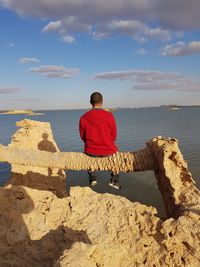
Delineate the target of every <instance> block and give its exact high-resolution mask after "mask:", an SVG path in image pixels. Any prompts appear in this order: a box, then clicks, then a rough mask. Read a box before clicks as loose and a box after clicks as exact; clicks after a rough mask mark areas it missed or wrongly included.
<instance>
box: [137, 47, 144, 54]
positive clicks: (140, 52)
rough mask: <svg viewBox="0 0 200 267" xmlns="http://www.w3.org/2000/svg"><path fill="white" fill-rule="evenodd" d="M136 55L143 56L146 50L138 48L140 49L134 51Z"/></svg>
mask: <svg viewBox="0 0 200 267" xmlns="http://www.w3.org/2000/svg"><path fill="white" fill-rule="evenodd" d="M136 53H137V54H139V55H144V54H146V50H145V49H144V48H140V49H138V50H136Z"/></svg>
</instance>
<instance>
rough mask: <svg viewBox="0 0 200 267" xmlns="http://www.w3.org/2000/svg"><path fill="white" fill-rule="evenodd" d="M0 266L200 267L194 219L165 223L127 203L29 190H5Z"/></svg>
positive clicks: (78, 191)
mask: <svg viewBox="0 0 200 267" xmlns="http://www.w3.org/2000/svg"><path fill="white" fill-rule="evenodd" d="M0 201H1V203H3V205H0V266H2V267H4V266H5V267H8V266H15V267H19V266H20V267H21V266H25V267H28V266H37V267H40V266H43V267H51V266H54V267H58V266H62V267H66V266H69V267H77V266H81V267H88V266H91V267H93V266H100V267H103V266H106V267H107V266H108V267H112V266H116V267H122V266H123V267H129V266H133V267H134V266H147V267H153V266H157V267H163V266H170V267H171V266H174V267H175V266H176V267H177V266H180V267H182V266H187V267H198V266H199V264H200V246H199V242H200V236H199V233H200V232H199V229H200V220H199V216H197V214H195V216H194V217H191V216H190V215H189V214H187V215H184V216H180V217H179V218H178V219H172V218H171V219H168V220H166V221H164V222H163V221H162V220H161V219H159V218H158V217H157V214H156V209H155V208H153V207H147V206H145V205H141V204H139V203H131V202H130V201H129V200H127V199H126V198H123V197H119V196H114V195H111V194H98V193H95V192H94V191H92V190H91V189H89V188H88V187H85V188H81V187H75V188H71V190H70V196H69V197H64V198H62V199H61V198H58V197H57V196H56V195H55V194H53V193H52V192H49V191H41V190H37V189H31V188H28V187H24V186H11V185H9V186H7V187H5V188H0Z"/></svg>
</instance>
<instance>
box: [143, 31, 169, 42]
mask: <svg viewBox="0 0 200 267" xmlns="http://www.w3.org/2000/svg"><path fill="white" fill-rule="evenodd" d="M145 36H146V37H148V38H151V39H159V40H161V41H170V40H171V32H170V31H168V30H163V29H161V28H155V29H150V28H147V29H146V30H145Z"/></svg>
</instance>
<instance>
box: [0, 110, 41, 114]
mask: <svg viewBox="0 0 200 267" xmlns="http://www.w3.org/2000/svg"><path fill="white" fill-rule="evenodd" d="M0 114H4V115H20V114H26V115H29V116H36V115H44V113H39V112H34V111H33V110H25V109H17V110H8V111H4V112H0Z"/></svg>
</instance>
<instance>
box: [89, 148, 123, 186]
mask: <svg viewBox="0 0 200 267" xmlns="http://www.w3.org/2000/svg"><path fill="white" fill-rule="evenodd" d="M86 155H88V156H90V157H93V158H105V157H110V156H112V155H103V156H99V155H98V156H97V155H93V154H88V153H86ZM88 175H89V181H93V180H96V178H97V171H90V170H89V171H88ZM111 179H112V180H114V181H116V182H118V180H119V174H114V173H113V172H111Z"/></svg>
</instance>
